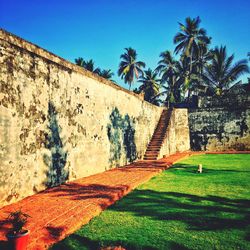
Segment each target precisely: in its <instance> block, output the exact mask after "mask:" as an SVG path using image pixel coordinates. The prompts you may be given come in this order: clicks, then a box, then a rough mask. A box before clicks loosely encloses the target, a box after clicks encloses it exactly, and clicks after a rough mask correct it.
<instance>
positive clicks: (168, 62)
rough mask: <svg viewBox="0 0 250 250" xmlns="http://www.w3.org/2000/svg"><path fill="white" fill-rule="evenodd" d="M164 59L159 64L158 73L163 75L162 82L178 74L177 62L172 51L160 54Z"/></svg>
mask: <svg viewBox="0 0 250 250" xmlns="http://www.w3.org/2000/svg"><path fill="white" fill-rule="evenodd" d="M160 57H161V58H162V59H161V60H160V61H159V62H158V66H157V68H156V71H157V72H158V73H159V74H160V75H161V77H162V80H163V81H165V80H167V79H168V78H170V77H174V76H175V74H176V60H175V59H174V57H173V56H172V54H171V52H170V51H168V50H167V51H165V52H162V53H161V54H160Z"/></svg>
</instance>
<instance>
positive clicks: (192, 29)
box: [174, 17, 211, 59]
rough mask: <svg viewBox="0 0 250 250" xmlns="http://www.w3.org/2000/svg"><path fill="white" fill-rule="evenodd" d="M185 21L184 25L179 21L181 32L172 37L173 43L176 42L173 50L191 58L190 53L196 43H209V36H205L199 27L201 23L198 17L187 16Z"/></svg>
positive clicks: (195, 47)
mask: <svg viewBox="0 0 250 250" xmlns="http://www.w3.org/2000/svg"><path fill="white" fill-rule="evenodd" d="M185 21H186V23H185V25H184V24H182V23H179V25H180V29H181V32H178V33H177V34H176V35H175V37H174V44H177V46H176V48H175V52H176V53H179V52H182V54H185V55H186V56H188V57H190V58H191V59H192V54H193V52H194V50H195V49H198V44H209V43H210V40H211V38H209V37H208V36H207V32H206V30H205V29H203V28H199V25H200V23H201V19H200V18H199V17H196V18H193V19H191V18H190V17H187V18H186V20H185Z"/></svg>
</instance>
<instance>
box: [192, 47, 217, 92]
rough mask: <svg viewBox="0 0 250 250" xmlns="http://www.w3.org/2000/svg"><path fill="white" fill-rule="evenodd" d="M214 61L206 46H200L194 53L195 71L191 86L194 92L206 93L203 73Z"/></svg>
mask: <svg viewBox="0 0 250 250" xmlns="http://www.w3.org/2000/svg"><path fill="white" fill-rule="evenodd" d="M211 59H212V53H211V51H210V50H209V49H208V47H207V45H206V44H198V48H197V50H195V51H194V59H193V60H194V70H193V72H192V73H193V81H192V83H191V84H190V88H191V90H192V91H196V92H199V91H200V90H201V89H203V92H204V83H203V71H204V68H205V67H206V66H207V65H208V63H209V62H210V61H211Z"/></svg>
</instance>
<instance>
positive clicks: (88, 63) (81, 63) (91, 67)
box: [75, 57, 101, 75]
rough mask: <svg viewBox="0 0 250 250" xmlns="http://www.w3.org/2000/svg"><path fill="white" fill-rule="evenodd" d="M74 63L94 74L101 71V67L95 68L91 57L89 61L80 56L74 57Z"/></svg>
mask: <svg viewBox="0 0 250 250" xmlns="http://www.w3.org/2000/svg"><path fill="white" fill-rule="evenodd" d="M75 63H76V65H78V66H81V67H83V68H85V69H86V70H88V71H91V72H93V73H95V74H98V75H99V74H100V72H101V69H100V68H99V67H98V68H95V66H94V64H95V63H94V61H93V60H92V59H90V60H89V61H85V60H84V59H83V58H82V57H78V58H76V59H75Z"/></svg>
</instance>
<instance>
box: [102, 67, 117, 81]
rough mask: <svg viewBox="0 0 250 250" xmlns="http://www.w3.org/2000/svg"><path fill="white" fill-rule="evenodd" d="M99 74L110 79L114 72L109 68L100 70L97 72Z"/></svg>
mask: <svg viewBox="0 0 250 250" xmlns="http://www.w3.org/2000/svg"><path fill="white" fill-rule="evenodd" d="M99 75H100V76H101V77H103V78H106V79H109V80H111V78H112V76H113V75H114V73H113V72H112V71H111V69H108V70H107V69H103V70H101V72H100V73H99Z"/></svg>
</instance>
